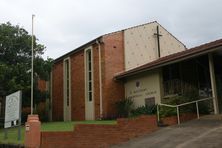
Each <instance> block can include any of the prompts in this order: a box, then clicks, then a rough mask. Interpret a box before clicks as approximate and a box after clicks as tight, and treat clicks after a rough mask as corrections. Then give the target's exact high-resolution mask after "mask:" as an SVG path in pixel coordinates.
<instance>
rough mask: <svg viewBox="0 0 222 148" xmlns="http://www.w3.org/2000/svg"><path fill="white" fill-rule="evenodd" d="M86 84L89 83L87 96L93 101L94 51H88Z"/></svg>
mask: <svg viewBox="0 0 222 148" xmlns="http://www.w3.org/2000/svg"><path fill="white" fill-rule="evenodd" d="M86 85H87V98H88V101H89V102H91V101H92V51H91V49H89V50H87V51H86Z"/></svg>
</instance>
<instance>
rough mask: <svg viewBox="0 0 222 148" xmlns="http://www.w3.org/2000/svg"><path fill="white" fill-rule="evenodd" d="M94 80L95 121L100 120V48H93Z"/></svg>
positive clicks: (96, 46) (95, 45)
mask: <svg viewBox="0 0 222 148" xmlns="http://www.w3.org/2000/svg"><path fill="white" fill-rule="evenodd" d="M93 80H94V94H93V95H94V105H95V119H99V118H100V94H99V93H100V90H99V87H100V86H99V47H98V45H97V44H94V46H93Z"/></svg>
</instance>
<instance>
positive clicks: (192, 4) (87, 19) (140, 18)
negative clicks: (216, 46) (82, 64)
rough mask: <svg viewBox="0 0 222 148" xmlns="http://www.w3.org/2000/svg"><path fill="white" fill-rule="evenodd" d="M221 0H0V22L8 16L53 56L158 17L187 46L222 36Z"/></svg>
mask: <svg viewBox="0 0 222 148" xmlns="http://www.w3.org/2000/svg"><path fill="white" fill-rule="evenodd" d="M221 8H222V1H221V0H0V23H6V22H11V23H12V24H13V25H19V26H21V27H23V28H24V29H26V30H27V31H28V32H29V33H30V34H31V24H32V14H35V18H34V34H35V35H36V36H37V38H38V42H39V43H40V44H43V45H45V46H46V50H45V53H44V55H43V57H44V58H47V57H50V58H53V59H55V58H58V57H60V56H62V55H63V54H65V53H67V52H69V51H71V50H74V49H75V48H77V47H79V46H81V45H83V44H85V43H86V42H88V41H90V40H92V39H95V38H97V37H98V36H100V35H103V34H106V33H109V32H113V31H117V30H122V29H125V28H128V27H132V26H136V25H140V24H144V23H148V22H152V21H158V22H159V23H160V24H161V25H162V26H163V27H164V28H166V29H167V30H168V31H169V32H170V33H172V34H173V35H174V36H175V37H177V38H178V39H179V40H180V41H181V42H183V43H184V44H185V45H186V46H187V47H188V48H191V47H194V46H198V45H200V44H203V43H207V42H210V41H213V40H216V39H220V38H222V15H221V14H222V9H221Z"/></svg>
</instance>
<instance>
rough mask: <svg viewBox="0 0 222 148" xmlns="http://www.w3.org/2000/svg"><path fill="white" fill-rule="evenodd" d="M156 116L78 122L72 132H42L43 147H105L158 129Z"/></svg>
mask: <svg viewBox="0 0 222 148" xmlns="http://www.w3.org/2000/svg"><path fill="white" fill-rule="evenodd" d="M157 129H158V127H157V122H156V116H145V115H144V116H140V117H138V118H133V119H117V124H116V125H98V124H78V125H76V126H75V129H74V131H70V132H42V133H41V147H42V148H54V147H56V148H63V147H64V148H67V147H75V148H92V147H93V148H105V147H109V145H111V144H117V143H121V142H124V141H128V140H129V139H131V138H134V137H137V136H141V135H144V134H147V133H150V132H153V131H155V130H157Z"/></svg>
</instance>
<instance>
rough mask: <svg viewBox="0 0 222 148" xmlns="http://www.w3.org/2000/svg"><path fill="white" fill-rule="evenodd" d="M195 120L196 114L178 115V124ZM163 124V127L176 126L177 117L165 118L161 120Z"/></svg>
mask: <svg viewBox="0 0 222 148" xmlns="http://www.w3.org/2000/svg"><path fill="white" fill-rule="evenodd" d="M196 118H197V114H193V113H187V114H181V115H180V122H186V121H189V120H193V119H196ZM161 120H162V122H163V124H165V125H176V124H177V116H171V117H165V118H162V119H161Z"/></svg>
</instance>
